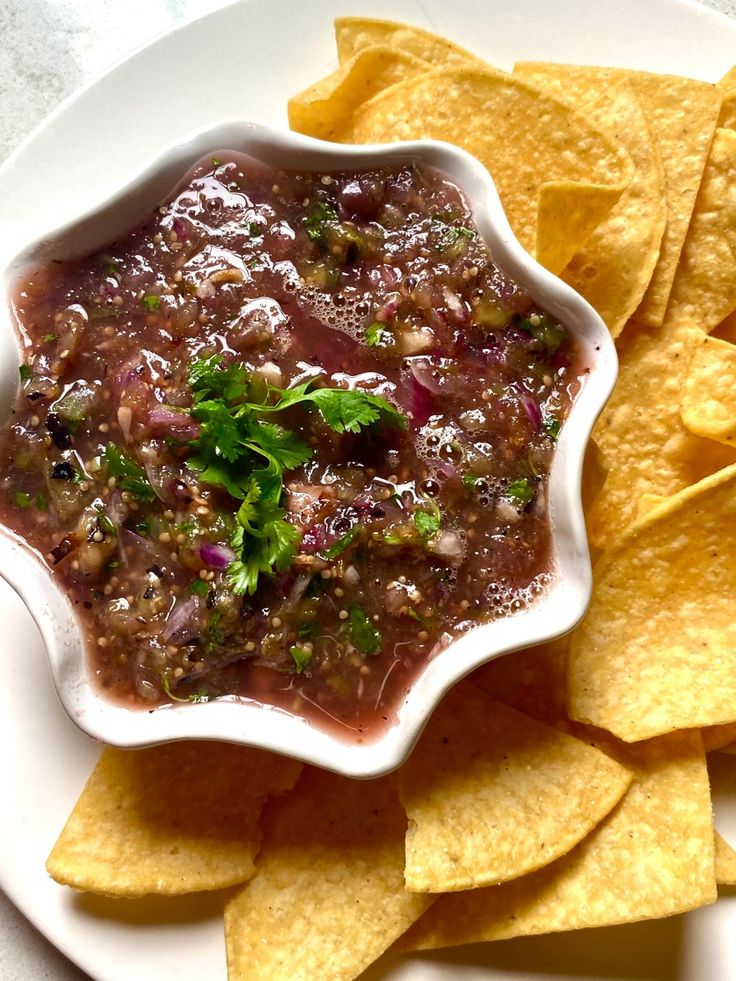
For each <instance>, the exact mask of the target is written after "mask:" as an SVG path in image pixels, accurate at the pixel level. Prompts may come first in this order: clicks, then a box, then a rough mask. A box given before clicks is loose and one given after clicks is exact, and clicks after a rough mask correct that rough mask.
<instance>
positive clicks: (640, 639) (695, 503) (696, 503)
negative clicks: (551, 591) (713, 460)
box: [568, 466, 736, 741]
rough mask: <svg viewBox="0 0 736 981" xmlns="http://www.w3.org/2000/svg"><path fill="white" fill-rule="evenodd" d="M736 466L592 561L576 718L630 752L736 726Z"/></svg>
mask: <svg viewBox="0 0 736 981" xmlns="http://www.w3.org/2000/svg"><path fill="white" fill-rule="evenodd" d="M735 487H736V466H731V467H728V468H726V469H725V470H722V471H720V472H719V473H716V474H714V475H713V476H711V477H707V478H705V479H704V480H702V481H701V482H700V483H698V484H696V485H695V486H693V487H688V488H686V489H685V490H683V491H681V492H680V493H678V494H676V495H674V496H673V497H671V498H670V499H669V500H668V501H666V502H664V503H663V504H662V505H660V506H659V507H658V508H656V509H655V510H653V511H652V512H651V513H650V514H649V515H647V516H646V517H644V518H643V519H642V520H641V521H640V522H638V523H637V524H635V525H634V526H633V527H632V528H631V529H630V531H629V532H628V534H626V535H625V536H624V537H623V538H622V539H621V540H620V541H619V542H618V543H617V544H616V545H614V546H613V547H612V548H611V549H610V550H609V551H608V552H606V553H605V554H604V556H603V558H602V559H601V560H600V561H599V562H598V564H597V565H596V567H595V570H594V588H593V600H592V602H591V605H590V609H589V611H588V615H587V616H586V618H585V619H584V620H583V622H582V624H581V625H580V626H579V627H578V628H577V630H575V631H574V633H573V634H572V637H571V641H570V652H569V656H568V710H569V712H570V716H571V718H573V719H577V720H579V721H581V722H590V723H592V724H593V725H596V726H600V727H601V728H604V729H608V730H609V731H610V732H613V733H615V735H617V736H618V737H619V738H621V739H624V740H626V741H632V740H639V739H647V738H648V737H650V736H655V735H658V734H660V733H665V732H670V731H672V730H673V729H680V728H686V727H690V726H710V725H720V724H722V723H724V722H733V721H736V623H734V619H733V609H734V604H736V565H734V562H733V555H734V550H735V549H736V493H735V492H734V488H735Z"/></svg>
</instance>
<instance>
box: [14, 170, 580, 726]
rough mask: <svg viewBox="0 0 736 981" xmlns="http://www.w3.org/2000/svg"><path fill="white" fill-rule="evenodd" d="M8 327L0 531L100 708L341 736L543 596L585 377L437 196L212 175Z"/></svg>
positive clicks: (58, 272)
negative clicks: (249, 711)
mask: <svg viewBox="0 0 736 981" xmlns="http://www.w3.org/2000/svg"><path fill="white" fill-rule="evenodd" d="M13 302H14V311H15V315H16V319H17V323H18V327H19V331H20V334H21V338H22V344H23V349H24V363H23V365H22V366H21V369H20V373H21V392H20V395H19V397H18V401H17V404H16V406H15V409H14V415H13V417H12V421H11V423H10V424H9V425H8V426H7V427H6V429H5V431H4V433H3V434H2V443H1V445H0V454H1V456H2V473H3V478H2V484H1V486H0V519H1V520H2V521H3V523H4V524H6V525H7V526H8V527H10V528H11V529H13V530H14V531H15V532H16V533H17V534H18V535H19V536H21V537H22V538H23V539H24V540H25V541H26V542H28V544H29V545H30V546H31V547H32V548H33V549H35V550H36V551H37V552H38V553H39V555H40V556H42V557H43V560H44V561H45V562H46V563H47V564H48V566H49V567H50V568H51V569H52V570H53V573H54V575H55V576H57V577H58V579H59V580H61V582H62V583H63V584H64V587H65V588H66V590H67V591H68V594H69V596H70V598H71V600H72V602H73V603H74V605H75V607H76V609H77V610H78V613H79V618H80V621H81V624H82V627H83V629H84V632H85V635H86V638H87V646H88V651H89V658H90V662H91V666H92V669H93V672H94V675H95V677H96V679H97V682H98V684H99V686H100V687H101V688H102V689H103V690H104V692H105V693H106V694H107V695H108V696H109V697H111V698H113V699H115V700H117V701H119V702H122V703H124V704H126V705H129V706H130V707H149V708H150V707H152V706H155V705H156V704H160V703H165V702H168V701H204V700H208V699H211V698H217V697H221V696H226V695H237V696H241V697H246V698H251V699H255V700H258V701H260V702H264V703H268V704H272V705H276V706H280V707H282V708H285V709H287V710H289V711H291V712H294V713H297V714H300V715H303V716H304V717H306V718H308V719H309V720H310V721H312V722H313V723H314V724H317V725H320V726H324V727H328V726H330V727H332V726H335V725H337V726H339V727H340V729H341V730H342V731H343V732H344V733H345V735H346V736H350V735H351V734H353V735H354V736H355V737H356V738H359V737H362V736H363V735H369V734H371V733H372V732H375V731H378V730H380V728H381V727H383V726H385V725H386V724H390V723H391V722H392V720H393V719H394V717H395V713H396V710H397V709H398V707H399V706H400V704H401V702H402V701H403V699H404V698H405V695H406V693H407V691H408V690H409V687H410V685H411V683H412V680H413V678H414V677H415V676H416V675H417V673H418V672H419V671H421V669H422V667H423V666H424V665H425V664H426V663H427V661H428V660H429V659H431V658H432V657H434V656H436V654H437V653H438V652H439V651H440V650H442V648H443V647H445V646H447V644H448V643H449V642H450V640H451V639H452V638H454V637H456V636H457V635H458V634H461V633H463V632H464V631H467V630H468V629H470V628H472V627H473V626H475V625H476V624H478V623H479V622H484V621H488V620H489V619H491V618H494V617H498V616H508V615H513V614H514V613H515V612H517V611H519V610H522V609H524V608H525V607H526V606H528V605H529V603H531V602H533V601H534V599H535V597H537V596H538V595H539V594H540V593H541V592H542V591H543V590H544V588H545V584H546V583H547V582H548V581H549V579H550V577H551V575H553V573H554V570H553V568H552V559H551V548H550V523H549V516H548V507H547V485H548V474H549V469H550V464H551V460H552V455H553V452H554V446H555V440H556V438H557V435H558V433H559V429H560V426H561V425H562V423H563V422H564V419H565V417H566V414H567V412H568V410H569V407H570V404H571V401H572V399H573V398H574V396H575V394H576V392H577V390H578V388H579V384H580V378H581V375H582V373H583V371H584V368H583V367H582V366H581V365H580V363H579V357H578V352H577V350H576V348H575V345H574V343H573V341H572V340H571V338H570V337H569V336H568V334H567V332H566V331H565V330H564V328H563V327H562V326H560V325H559V324H558V323H556V322H555V321H554V319H553V318H551V317H550V316H549V315H548V314H546V313H545V312H544V311H543V310H541V309H539V308H537V307H536V306H535V304H534V303H533V302H532V300H531V298H530V297H529V295H528V294H527V293H526V292H525V290H524V289H523V288H521V287H520V286H519V285H518V284H516V283H514V282H512V281H511V280H510V279H509V278H508V277H507V276H506V275H505V274H504V273H502V272H501V271H500V270H499V269H498V268H497V267H496V266H495V265H494V263H493V260H492V258H491V256H490V254H489V252H488V250H487V248H486V246H485V244H484V243H483V241H482V240H481V239H480V237H479V235H478V233H477V231H476V230H475V227H474V225H473V219H472V216H471V214H470V211H469V209H468V206H467V204H466V202H465V200H464V198H463V195H462V193H461V192H460V191H459V189H458V188H457V187H456V186H454V185H453V184H452V182H451V181H449V180H448V179H447V178H446V177H445V176H444V175H442V174H441V173H438V172H436V171H433V170H431V169H427V168H419V167H416V166H398V167H393V168H387V169H378V170H372V171H367V172H355V173H332V174H314V173H305V172H298V171H282V170H274V169H272V168H269V167H266V166H265V165H263V164H261V163H258V162H256V161H254V160H252V159H250V158H248V157H245V156H242V155H240V154H235V153H231V152H224V153H220V154H218V156H217V158H213V159H210V158H208V159H206V160H204V161H202V162H200V163H199V164H198V165H197V166H196V167H195V168H194V169H193V170H192V171H191V172H190V174H189V175H188V176H187V177H186V178H185V180H184V182H183V184H182V185H181V186H180V188H179V189H178V190H177V191H176V192H175V193H174V195H173V196H172V197H171V198H170V199H169V200H168V201H167V202H166V203H165V204H163V205H162V206H161V207H160V208H158V209H157V210H156V211H155V212H154V213H153V214H152V215H151V216H150V218H149V219H148V220H147V221H146V222H145V224H143V225H141V226H140V227H139V228H136V229H135V230H134V231H132V232H131V233H130V234H129V235H127V236H126V237H125V238H122V239H120V240H118V241H116V242H112V243H111V244H110V245H109V247H108V248H106V249H105V251H104V252H102V253H99V254H95V255H92V256H89V257H87V258H84V259H80V260H76V261H73V262H63V263H61V262H60V263H54V264H51V265H49V266H47V267H44V268H41V269H38V270H36V271H35V272H34V273H33V274H32V275H30V276H27V277H26V278H25V279H24V280H23V281H22V282H20V283H19V284H18V285H17V289H16V291H15V294H14V301H13Z"/></svg>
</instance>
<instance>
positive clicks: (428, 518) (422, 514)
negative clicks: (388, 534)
mask: <svg viewBox="0 0 736 981" xmlns="http://www.w3.org/2000/svg"><path fill="white" fill-rule="evenodd" d="M414 524H415V525H416V529H417V531H418V532H419V534H420V535H421V537H422V538H424V539H427V538H434V536H435V535H436V534H437V532H438V531H439V530H440V525H441V524H442V513H441V511H440V509H439V507H438V505H437V502H436V501H433V500H431V499H427V500H426V502H425V504H424V505H423V506H422V507H420V508H417V510H416V511H415V512H414Z"/></svg>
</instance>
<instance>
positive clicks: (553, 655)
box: [472, 637, 568, 726]
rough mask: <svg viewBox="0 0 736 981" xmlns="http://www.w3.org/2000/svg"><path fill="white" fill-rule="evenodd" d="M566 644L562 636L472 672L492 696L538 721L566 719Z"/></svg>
mask: <svg viewBox="0 0 736 981" xmlns="http://www.w3.org/2000/svg"><path fill="white" fill-rule="evenodd" d="M567 645H568V638H567V637H561V638H560V639H559V640H553V641H551V642H550V643H549V644H541V645H540V646H539V647H530V648H527V649H526V650H521V651H514V652H513V653H512V654H511V655H510V656H508V657H505V656H504V657H497V658H495V659H494V660H493V661H489V663H488V664H485V665H483V667H481V668H478V670H477V671H476V672H475V673H474V674H473V675H472V680H473V683H474V684H475V685H476V686H477V687H478V688H480V689H482V690H483V691H484V692H486V693H487V694H488V695H490V697H491V698H494V699H496V700H497V701H499V702H503V703H504V704H505V705H510V706H511V707H512V708H515V709H516V710H517V711H518V712H523V713H524V715H528V716H530V717H531V718H532V719H536V720H537V722H543V723H545V725H548V726H557V725H559V724H560V723H566V722H567V709H566V705H565V693H566V685H567V669H566V664H565V662H566V659H567Z"/></svg>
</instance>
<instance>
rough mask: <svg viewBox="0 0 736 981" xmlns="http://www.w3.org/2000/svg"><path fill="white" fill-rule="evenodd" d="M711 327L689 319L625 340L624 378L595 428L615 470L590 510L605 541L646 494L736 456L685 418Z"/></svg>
mask: <svg viewBox="0 0 736 981" xmlns="http://www.w3.org/2000/svg"><path fill="white" fill-rule="evenodd" d="M702 339H703V333H702V331H700V330H699V329H698V328H697V327H696V326H695V325H694V324H692V323H690V322H689V321H687V320H684V321H682V322H672V321H670V320H668V321H667V323H665V324H664V325H663V326H662V327H659V328H654V329H652V328H649V329H645V328H639V329H637V330H632V331H631V332H627V333H625V334H624V335H623V337H622V339H621V341H620V343H619V377H618V382H617V384H616V388H615V390H614V392H613V395H612V397H611V399H610V401H609V403H608V405H607V406H606V408H605V409H604V411H603V413H602V414H601V417H600V419H599V420H598V423H597V424H596V427H595V429H594V431H593V434H594V438H595V440H596V442H597V443H598V446H599V447H600V450H601V453H602V456H603V461H604V465H605V468H606V470H607V472H608V476H607V478H606V482H605V484H604V485H603V490H602V491H601V493H600V494H599V495H598V497H597V498H596V501H595V503H594V504H593V507H592V508H591V509H590V511H589V512H588V515H587V518H588V529H589V534H590V537H591V539H592V541H593V542H594V544H595V545H596V546H597V547H598V548H607V547H608V546H610V545H611V543H613V542H614V541H616V539H617V538H619V537H620V536H621V534H622V533H623V532H624V531H625V530H626V528H627V527H628V526H629V525H630V524H631V522H632V521H633V520H634V518H635V516H636V512H637V507H638V504H639V501H640V499H641V496H642V495H643V494H657V495H660V496H665V497H669V496H670V495H672V494H674V493H676V492H677V491H679V490H682V488H684V487H688V486H689V485H690V484H693V483H695V482H696V481H698V480H700V479H701V478H702V477H705V476H707V475H708V474H710V473H714V472H716V471H717V470H720V469H721V468H722V467H725V466H728V465H729V464H731V463H733V462H734V461H736V452H734V451H733V450H731V449H730V448H728V447H726V446H721V445H720V444H718V443H715V442H713V441H712V440H706V439H701V438H699V437H697V436H694V435H693V434H692V433H691V432H690V431H689V430H688V429H686V428H685V426H684V425H683V422H682V419H681V418H680V408H679V399H680V390H681V387H682V384H683V380H684V378H685V376H686V374H687V368H688V365H689V363H690V358H691V357H692V354H693V352H694V351H695V350H696V349H697V347H698V346H699V345H700V344H701V342H702Z"/></svg>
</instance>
